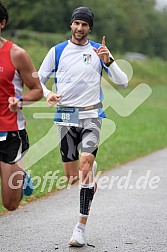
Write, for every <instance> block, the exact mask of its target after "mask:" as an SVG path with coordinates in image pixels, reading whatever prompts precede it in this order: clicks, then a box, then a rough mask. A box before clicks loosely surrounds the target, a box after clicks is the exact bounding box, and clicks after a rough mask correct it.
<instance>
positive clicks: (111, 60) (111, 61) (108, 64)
mask: <svg viewBox="0 0 167 252" xmlns="http://www.w3.org/2000/svg"><path fill="white" fill-rule="evenodd" d="M113 62H114V59H112V58H111V57H110V62H108V63H106V64H105V66H106V67H109V66H110V65H111V64H112V63H113Z"/></svg>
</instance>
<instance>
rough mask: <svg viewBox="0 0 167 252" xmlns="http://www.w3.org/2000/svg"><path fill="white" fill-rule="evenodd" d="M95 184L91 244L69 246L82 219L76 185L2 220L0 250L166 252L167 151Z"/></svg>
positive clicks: (89, 226)
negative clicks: (77, 224) (75, 227)
mask: <svg viewBox="0 0 167 252" xmlns="http://www.w3.org/2000/svg"><path fill="white" fill-rule="evenodd" d="M98 169H100V167H99V168H98ZM97 182H98V190H97V193H96V194H95V197H94V201H93V204H92V208H91V213H90V217H89V220H88V223H87V229H86V239H87V242H88V244H89V245H87V246H85V247H83V248H69V246H68V242H69V238H70V237H71V234H72V231H73V228H74V226H75V224H76V222H77V219H78V210H79V207H78V206H79V194H78V185H75V186H73V187H72V188H71V189H68V190H67V189H64V190H62V191H58V192H56V193H54V194H52V195H51V196H49V197H46V198H43V199H40V200H37V201H35V202H32V203H30V204H27V205H25V206H24V207H21V208H19V209H18V210H16V211H15V212H11V213H9V214H7V215H5V216H1V217H0V251H2V252H9V251H11V252H17V251H19V252H20V251H21V252H28V251H31V252H53V251H58V252H63V251H65V252H67V251H69V252H76V251H82V252H88V251H91V252H93V251H95V252H153V251H154V252H166V251H167V149H163V150H160V151H157V152H155V153H152V154H150V155H148V156H145V157H142V158H140V159H137V160H135V161H131V162H129V163H127V164H125V165H121V166H119V167H117V168H115V169H112V170H111V171H107V172H105V173H102V174H101V177H100V178H99V179H97Z"/></svg>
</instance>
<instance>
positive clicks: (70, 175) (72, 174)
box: [63, 160, 79, 186]
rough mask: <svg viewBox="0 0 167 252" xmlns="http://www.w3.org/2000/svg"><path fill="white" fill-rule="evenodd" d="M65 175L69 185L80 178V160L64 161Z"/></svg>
mask: <svg viewBox="0 0 167 252" xmlns="http://www.w3.org/2000/svg"><path fill="white" fill-rule="evenodd" d="M63 166H64V171H65V175H66V177H67V181H68V185H69V186H70V185H73V184H75V183H76V182H77V181H78V180H79V162H78V160H76V161H70V162H63Z"/></svg>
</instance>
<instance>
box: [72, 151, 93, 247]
mask: <svg viewBox="0 0 167 252" xmlns="http://www.w3.org/2000/svg"><path fill="white" fill-rule="evenodd" d="M85 154H86V155H81V158H80V217H79V221H78V223H77V225H76V226H75V228H74V231H73V235H72V237H71V239H70V246H75V247H82V246H84V245H85V238H84V233H85V227H86V223H87V219H88V216H89V211H90V207H91V203H92V200H93V197H94V193H95V189H96V188H95V183H94V170H93V169H94V168H96V164H95V162H94V155H93V154H88V153H85Z"/></svg>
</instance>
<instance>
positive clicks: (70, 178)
mask: <svg viewBox="0 0 167 252" xmlns="http://www.w3.org/2000/svg"><path fill="white" fill-rule="evenodd" d="M66 177H67V183H68V184H70V185H74V184H75V183H77V182H78V180H79V177H78V175H76V176H70V175H69V176H66Z"/></svg>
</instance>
